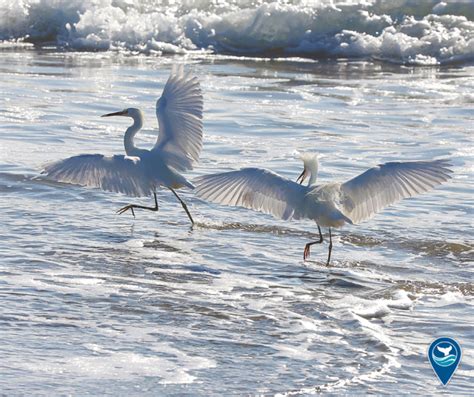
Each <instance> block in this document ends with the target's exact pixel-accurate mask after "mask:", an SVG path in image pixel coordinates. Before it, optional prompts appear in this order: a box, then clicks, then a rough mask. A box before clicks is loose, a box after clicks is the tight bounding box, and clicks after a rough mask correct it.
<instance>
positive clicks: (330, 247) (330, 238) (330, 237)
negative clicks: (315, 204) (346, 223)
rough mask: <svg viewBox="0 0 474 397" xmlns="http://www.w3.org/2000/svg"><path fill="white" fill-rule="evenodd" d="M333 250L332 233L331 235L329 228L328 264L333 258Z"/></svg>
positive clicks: (327, 264)
mask: <svg viewBox="0 0 474 397" xmlns="http://www.w3.org/2000/svg"><path fill="white" fill-rule="evenodd" d="M331 251H332V235H331V228H329V253H328V261H327V263H326V266H329V261H330V260H331Z"/></svg>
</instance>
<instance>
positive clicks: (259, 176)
mask: <svg viewBox="0 0 474 397" xmlns="http://www.w3.org/2000/svg"><path fill="white" fill-rule="evenodd" d="M195 183H196V190H195V192H196V194H197V195H198V197H201V198H202V199H205V200H209V201H212V202H214V203H219V204H223V205H232V206H240V207H245V208H250V209H253V210H256V211H260V212H264V213H266V214H271V215H273V216H275V217H277V218H281V219H291V218H295V219H299V218H301V217H302V213H301V211H302V206H303V201H304V197H305V195H306V193H307V192H308V188H307V187H305V186H301V185H299V184H297V183H295V182H292V181H290V180H289V179H287V178H284V177H282V176H280V175H278V174H275V173H274V172H272V171H269V170H265V169H261V168H243V169H241V170H240V171H231V172H224V173H221V174H212V175H205V176H201V177H199V178H196V179H195Z"/></svg>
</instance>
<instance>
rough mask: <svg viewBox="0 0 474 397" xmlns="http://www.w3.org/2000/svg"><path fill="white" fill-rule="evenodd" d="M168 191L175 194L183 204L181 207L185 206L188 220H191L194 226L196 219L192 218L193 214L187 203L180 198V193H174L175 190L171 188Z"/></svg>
mask: <svg viewBox="0 0 474 397" xmlns="http://www.w3.org/2000/svg"><path fill="white" fill-rule="evenodd" d="M168 189H169V190H171V191H172V192H173V194H174V195H175V196H176V198H177V199H178V201H179V202H180V203H181V205H182V206H183V208H184V210H185V211H186V215H188V218H189V220H190V221H191V225H192V226H194V219H193V217H192V216H191V213H190V212H189V210H188V206H187V205H186V203H185V202H184V201H183V200H181V197H179V196H178V193H176V192H175V191H174V189H172V188H170V187H169V188H168Z"/></svg>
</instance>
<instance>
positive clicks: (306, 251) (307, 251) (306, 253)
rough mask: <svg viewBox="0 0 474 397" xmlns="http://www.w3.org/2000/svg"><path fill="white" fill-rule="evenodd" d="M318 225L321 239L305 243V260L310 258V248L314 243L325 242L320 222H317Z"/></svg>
mask: <svg viewBox="0 0 474 397" xmlns="http://www.w3.org/2000/svg"><path fill="white" fill-rule="evenodd" d="M316 226H317V227H318V231H319V240H318V241H313V242H311V243H308V244H306V245H305V247H304V252H303V260H306V259H307V258H309V254H310V249H311V246H312V245H313V244H321V243H322V242H323V234H322V233H321V228H320V227H319V225H318V224H316Z"/></svg>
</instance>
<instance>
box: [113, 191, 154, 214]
mask: <svg viewBox="0 0 474 397" xmlns="http://www.w3.org/2000/svg"><path fill="white" fill-rule="evenodd" d="M153 196H154V197H155V206H154V207H145V206H144V205H137V204H129V205H126V206H125V207H122V208H120V209H119V210H118V211H117V214H119V215H122V214H123V213H124V212H127V211H128V210H130V211H132V215H133V217H134V218H135V211H134V210H133V209H134V208H141V209H142V210H149V211H158V200H157V199H156V192H153Z"/></svg>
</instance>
